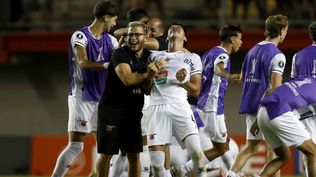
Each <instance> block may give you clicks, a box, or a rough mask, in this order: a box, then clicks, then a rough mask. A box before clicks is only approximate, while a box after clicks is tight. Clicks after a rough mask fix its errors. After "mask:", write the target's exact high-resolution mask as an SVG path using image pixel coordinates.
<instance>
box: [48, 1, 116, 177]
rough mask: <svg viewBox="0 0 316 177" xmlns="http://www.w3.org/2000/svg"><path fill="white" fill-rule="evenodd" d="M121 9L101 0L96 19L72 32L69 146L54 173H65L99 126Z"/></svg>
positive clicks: (59, 176)
mask: <svg viewBox="0 0 316 177" xmlns="http://www.w3.org/2000/svg"><path fill="white" fill-rule="evenodd" d="M117 14H118V9H117V8H116V7H115V6H114V5H112V4H111V3H110V2H106V1H100V2H98V3H97V4H96V6H95V8H94V16H95V18H94V21H93V23H92V24H91V25H89V26H85V27H83V28H81V29H79V30H77V31H75V32H74V33H73V35H72V36H71V40H70V47H69V77H70V86H69V92H68V107H69V121H68V137H69V142H68V145H67V147H66V148H65V149H64V150H63V152H62V153H61V154H60V155H59V157H58V159H57V162H56V165H55V169H54V171H53V174H52V176H53V177H63V176H64V175H65V174H66V172H67V170H68V168H69V167H70V165H71V164H72V162H73V161H74V159H75V158H76V157H77V156H78V155H79V154H80V152H82V150H83V141H84V137H85V135H87V134H88V133H91V132H93V133H95V132H96V129H97V106H98V101H99V100H100V97H101V95H102V92H103V89H104V87H105V82H106V79H107V67H108V64H109V61H110V57H111V52H112V50H113V49H114V48H116V47H117V45H118V43H117V41H116V39H115V38H114V37H113V36H111V35H109V34H108V31H109V30H110V29H111V28H112V27H113V26H114V25H116V19H117Z"/></svg>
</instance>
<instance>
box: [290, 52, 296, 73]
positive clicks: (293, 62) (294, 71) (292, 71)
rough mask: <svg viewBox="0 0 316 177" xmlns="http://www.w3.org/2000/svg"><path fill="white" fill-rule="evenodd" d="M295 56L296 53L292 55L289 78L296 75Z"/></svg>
mask: <svg viewBox="0 0 316 177" xmlns="http://www.w3.org/2000/svg"><path fill="white" fill-rule="evenodd" d="M295 57H296V54H295V55H294V56H293V59H292V69H291V78H293V77H295V76H296V75H297V72H296V68H295V61H296V60H295Z"/></svg>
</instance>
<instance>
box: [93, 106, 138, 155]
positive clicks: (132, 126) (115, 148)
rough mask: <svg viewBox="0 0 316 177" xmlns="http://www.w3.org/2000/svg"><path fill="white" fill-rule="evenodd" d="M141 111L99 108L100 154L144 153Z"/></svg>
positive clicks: (98, 134)
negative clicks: (120, 152)
mask: <svg viewBox="0 0 316 177" xmlns="http://www.w3.org/2000/svg"><path fill="white" fill-rule="evenodd" d="M141 118H142V112H141V110H139V111H137V110H134V111H128V110H122V109H119V108H114V107H99V109H98V123H97V125H98V128H97V141H98V143H97V146H98V153H103V154H109V155H111V154H118V152H119V149H121V151H122V152H126V153H138V152H142V151H143V145H142V144H143V143H142V131H141V123H140V122H141Z"/></svg>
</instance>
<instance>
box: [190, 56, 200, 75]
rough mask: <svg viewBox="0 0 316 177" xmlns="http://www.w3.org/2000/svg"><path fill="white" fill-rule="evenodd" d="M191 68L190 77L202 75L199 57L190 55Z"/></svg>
mask: <svg viewBox="0 0 316 177" xmlns="http://www.w3.org/2000/svg"><path fill="white" fill-rule="evenodd" d="M190 58H191V59H192V63H193V66H190V69H191V71H190V75H194V74H201V73H202V61H201V58H200V56H199V55H197V54H195V53H192V55H191V57H190Z"/></svg>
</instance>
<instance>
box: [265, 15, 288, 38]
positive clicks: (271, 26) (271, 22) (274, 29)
mask: <svg viewBox="0 0 316 177" xmlns="http://www.w3.org/2000/svg"><path fill="white" fill-rule="evenodd" d="M288 25H289V21H288V19H287V17H286V16H284V15H280V14H279V15H272V16H269V17H268V18H267V20H266V22H265V33H264V35H265V36H266V37H270V38H276V37H278V36H279V35H280V34H281V30H282V29H283V28H285V27H287V26H288Z"/></svg>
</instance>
